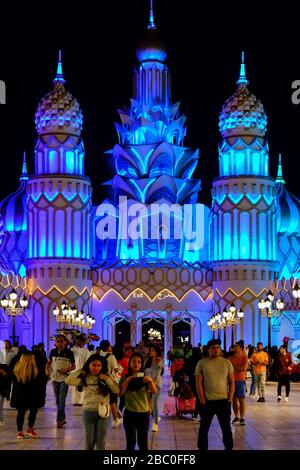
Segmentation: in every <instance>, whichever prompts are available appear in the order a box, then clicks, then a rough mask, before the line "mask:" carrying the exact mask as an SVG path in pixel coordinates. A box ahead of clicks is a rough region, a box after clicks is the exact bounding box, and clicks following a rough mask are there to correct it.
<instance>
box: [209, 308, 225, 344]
mask: <svg viewBox="0 0 300 470" xmlns="http://www.w3.org/2000/svg"><path fill="white" fill-rule="evenodd" d="M207 325H208V327H209V328H210V329H211V330H212V332H213V338H214V337H215V331H216V330H217V331H218V338H220V330H222V329H224V328H225V327H226V321H225V319H224V318H222V315H221V314H220V312H218V313H215V314H214V315H213V316H212V317H211V318H210V319H209V320H208V322H207ZM224 349H226V335H225V334H224Z"/></svg>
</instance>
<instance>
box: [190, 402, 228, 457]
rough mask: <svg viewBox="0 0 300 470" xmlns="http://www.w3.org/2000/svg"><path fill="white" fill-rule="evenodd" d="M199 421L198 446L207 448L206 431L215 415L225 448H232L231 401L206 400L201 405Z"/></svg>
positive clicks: (203, 448) (201, 448)
mask: <svg viewBox="0 0 300 470" xmlns="http://www.w3.org/2000/svg"><path fill="white" fill-rule="evenodd" d="M200 415H201V423H200V428H199V434H198V448H199V449H200V450H207V449H208V431H209V428H210V425H211V422H212V420H213V417H214V416H215V415H216V416H217V418H218V421H219V423H220V427H221V429H222V434H223V442H224V446H225V449H226V450H232V448H233V439H232V432H231V426H230V415H231V403H230V402H229V401H228V400H208V401H207V402H206V403H205V405H201V411H200Z"/></svg>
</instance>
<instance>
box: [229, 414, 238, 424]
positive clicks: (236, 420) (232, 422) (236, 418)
mask: <svg viewBox="0 0 300 470" xmlns="http://www.w3.org/2000/svg"><path fill="white" fill-rule="evenodd" d="M239 422H240V419H239V418H238V417H237V416H236V417H235V418H234V419H233V420H232V421H231V424H237V423H239Z"/></svg>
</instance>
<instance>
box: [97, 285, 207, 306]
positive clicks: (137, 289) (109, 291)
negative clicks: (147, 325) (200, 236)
mask: <svg viewBox="0 0 300 470" xmlns="http://www.w3.org/2000/svg"><path fill="white" fill-rule="evenodd" d="M166 291H167V292H169V293H170V294H171V295H172V296H173V297H175V299H176V300H177V302H182V301H183V299H184V298H185V297H186V296H187V295H188V294H190V293H191V292H194V293H195V294H197V295H198V297H199V298H200V299H201V300H202V302H203V303H205V302H206V300H207V299H208V298H212V293H210V294H209V295H208V296H207V299H206V300H204V299H203V297H202V296H201V295H200V294H199V293H198V292H196V291H195V289H190V290H188V291H187V292H185V293H184V294H183V296H182V297H181V298H179V297H177V295H176V294H174V293H173V292H171V291H170V290H169V289H166V288H164V289H162V290H161V291H160V292H158V293H157V294H155V296H154V297H153V299H151V297H149V295H148V294H147V292H145V291H144V290H143V289H141V288H140V287H137V288H136V289H134V290H133V291H132V292H130V294H129V295H127V297H123V296H122V295H121V294H120V293H119V292H118V291H117V290H116V289H114V288H110V289H109V290H108V291H107V292H105V293H104V294H103V296H102V297H99V296H98V295H97V293H96V292H95V291H94V293H93V295H94V297H96V298H97V299H98V300H99V301H100V302H102V300H103V299H104V297H106V296H107V295H108V294H109V293H111V292H113V293H115V294H117V295H118V296H119V297H120V299H121V300H122V301H124V302H127V300H128V299H129V298H130V297H132V296H133V294H134V293H135V292H142V294H143V295H144V296H145V297H147V299H148V300H149V301H150V302H154V301H155V300H156V299H157V297H158V296H159V295H161V294H162V293H163V292H166ZM134 300H135V301H136V300H137V299H134ZM166 300H167V301H168V302H171V301H172V299H170V298H168V299H166Z"/></svg>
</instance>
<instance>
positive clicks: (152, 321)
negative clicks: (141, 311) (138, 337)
mask: <svg viewBox="0 0 300 470" xmlns="http://www.w3.org/2000/svg"><path fill="white" fill-rule="evenodd" d="M151 329H152V330H154V331H157V332H158V333H159V334H160V338H157V339H154V340H155V342H157V343H160V344H161V348H162V349H163V347H164V338H165V321H164V319H162V318H151V317H149V318H147V317H146V318H142V340H143V341H144V343H145V344H149V343H151V341H153V339H151V336H150V330H151ZM152 338H153V337H152Z"/></svg>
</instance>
